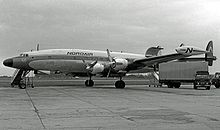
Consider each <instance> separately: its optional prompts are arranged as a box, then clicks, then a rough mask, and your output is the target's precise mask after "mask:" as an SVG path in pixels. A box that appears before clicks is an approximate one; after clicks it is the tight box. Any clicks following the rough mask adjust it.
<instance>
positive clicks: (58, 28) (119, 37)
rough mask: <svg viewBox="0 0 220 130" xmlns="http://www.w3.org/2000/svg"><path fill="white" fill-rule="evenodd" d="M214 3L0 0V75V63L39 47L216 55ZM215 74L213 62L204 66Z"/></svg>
mask: <svg viewBox="0 0 220 130" xmlns="http://www.w3.org/2000/svg"><path fill="white" fill-rule="evenodd" d="M219 12H220V1H219V0H138V1H137V0H0V46H1V47H0V62H1V63H0V75H12V74H13V71H14V69H11V68H8V67H4V66H3V64H2V62H3V60H4V59H6V58H9V57H13V56H17V55H19V54H20V53H22V52H24V51H30V50H32V49H35V48H36V44H40V49H53V48H78V49H93V50H94V49H95V50H106V49H107V48H108V49H110V50H112V51H124V52H132V53H138V54H144V53H145V51H146V50H147V48H148V47H151V46H158V45H160V46H161V47H164V51H163V53H170V52H174V50H175V48H176V47H178V46H179V45H180V44H181V43H184V44H185V45H192V46H197V47H200V48H204V49H205V47H206V45H207V43H208V42H209V41H210V40H212V41H213V42H214V54H215V56H217V58H219V57H220V51H218V50H219V48H220V13H219ZM210 71H211V72H212V73H214V72H216V71H220V62H219V60H217V61H215V63H214V66H212V67H210Z"/></svg>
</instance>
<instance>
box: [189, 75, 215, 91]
mask: <svg viewBox="0 0 220 130" xmlns="http://www.w3.org/2000/svg"><path fill="white" fill-rule="evenodd" d="M211 85H212V83H211V76H210V75H209V72H208V71H197V72H196V76H195V82H194V83H193V88H194V89H197V88H198V87H205V89H206V90H210V88H211Z"/></svg>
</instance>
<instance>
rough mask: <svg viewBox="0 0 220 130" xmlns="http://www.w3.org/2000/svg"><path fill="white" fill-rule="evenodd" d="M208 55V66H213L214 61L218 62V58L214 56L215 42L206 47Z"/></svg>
mask: <svg viewBox="0 0 220 130" xmlns="http://www.w3.org/2000/svg"><path fill="white" fill-rule="evenodd" d="M206 51H207V53H206V54H205V60H206V61H208V65H209V66H212V65H213V60H216V57H215V56H214V55H213V42H212V41H209V43H208V45H207V47H206Z"/></svg>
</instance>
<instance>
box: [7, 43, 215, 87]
mask: <svg viewBox="0 0 220 130" xmlns="http://www.w3.org/2000/svg"><path fill="white" fill-rule="evenodd" d="M162 49H163V48H161V47H151V48H149V49H148V50H147V51H146V53H145V55H141V54H133V53H124V52H110V51H109V50H108V49H107V50H106V51H97V50H82V49H48V50H37V51H30V52H24V53H22V54H21V55H20V56H17V57H13V58H9V59H6V60H4V62H3V64H4V65H5V66H8V67H12V68H16V69H17V70H16V71H15V74H14V77H13V79H12V81H11V85H12V86H14V85H18V86H19V88H23V89H24V88H26V85H25V84H24V83H23V82H22V78H23V77H24V76H25V75H26V74H27V73H29V72H30V71H32V70H33V71H35V73H37V71H43V70H46V71H58V72H62V73H71V74H74V75H76V76H77V75H79V76H80V75H87V76H88V77H89V79H88V80H86V81H85V85H86V86H93V85H94V81H93V80H92V76H95V75H101V76H105V77H109V76H115V77H116V76H117V77H119V80H118V81H116V82H115V87H116V88H124V87H125V82H124V81H123V80H122V77H123V76H125V74H126V73H131V72H133V71H137V70H139V72H146V70H147V71H149V69H146V68H154V67H155V66H156V65H158V64H160V63H162V62H168V61H172V60H177V59H184V58H187V57H190V56H192V55H200V54H205V55H206V57H205V58H206V60H207V61H208V62H209V64H212V60H209V58H212V57H213V51H212V50H213V43H212V41H210V42H209V43H208V45H207V48H206V50H204V49H200V48H198V47H194V46H184V45H181V46H180V47H178V48H176V49H175V50H176V53H173V54H167V55H158V53H159V52H160V50H162ZM153 70H154V69H153Z"/></svg>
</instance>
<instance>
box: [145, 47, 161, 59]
mask: <svg viewBox="0 0 220 130" xmlns="http://www.w3.org/2000/svg"><path fill="white" fill-rule="evenodd" d="M161 50H163V48H162V47H160V46H157V47H150V48H148V49H147V51H146V53H145V57H151V56H158V55H160V52H161Z"/></svg>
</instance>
